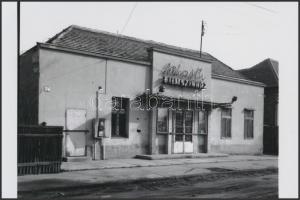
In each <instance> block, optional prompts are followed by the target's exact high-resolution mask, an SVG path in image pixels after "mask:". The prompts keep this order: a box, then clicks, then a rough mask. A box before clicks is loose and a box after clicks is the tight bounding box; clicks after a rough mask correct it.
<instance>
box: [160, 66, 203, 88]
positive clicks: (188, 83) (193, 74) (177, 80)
mask: <svg viewBox="0 0 300 200" xmlns="http://www.w3.org/2000/svg"><path fill="white" fill-rule="evenodd" d="M161 76H162V82H163V83H164V84H170V85H178V86H182V87H191V88H197V89H204V88H205V85H206V84H205V82H204V80H205V79H204V76H203V71H202V69H201V68H197V69H196V70H194V69H192V70H191V71H190V72H189V71H187V70H181V65H180V64H179V65H178V66H175V65H171V63H168V64H166V65H165V66H164V67H163V69H162V71H161Z"/></svg>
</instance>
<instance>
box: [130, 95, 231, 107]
mask: <svg viewBox="0 0 300 200" xmlns="http://www.w3.org/2000/svg"><path fill="white" fill-rule="evenodd" d="M136 99H138V100H139V101H141V103H142V106H143V107H144V108H146V109H151V108H154V107H159V108H173V109H179V108H180V109H192V110H197V109H200V110H201V109H204V110H211V109H215V108H221V107H223V108H230V107H231V105H232V102H229V103H228V102H224V103H220V102H210V101H202V100H195V99H187V98H175V97H170V96H166V95H162V94H146V93H143V94H141V95H139V96H137V97H136Z"/></svg>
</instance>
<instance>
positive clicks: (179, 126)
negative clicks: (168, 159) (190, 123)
mask: <svg viewBox="0 0 300 200" xmlns="http://www.w3.org/2000/svg"><path fill="white" fill-rule="evenodd" d="M174 114H175V117H174V118H175V120H174V121H175V123H174V124H175V141H174V153H183V136H184V135H183V132H184V131H183V129H184V126H183V125H184V122H183V120H184V117H183V114H184V113H183V111H175V113H174Z"/></svg>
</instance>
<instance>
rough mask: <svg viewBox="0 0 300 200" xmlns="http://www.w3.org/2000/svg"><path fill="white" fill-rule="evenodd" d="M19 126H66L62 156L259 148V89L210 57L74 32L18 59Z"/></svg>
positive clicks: (104, 156) (100, 34)
mask: <svg viewBox="0 0 300 200" xmlns="http://www.w3.org/2000/svg"><path fill="white" fill-rule="evenodd" d="M18 102H19V105H18V110H19V113H18V117H19V122H20V124H40V123H42V122H46V123H47V125H56V126H63V127H64V140H63V152H62V154H63V156H64V157H74V156H75V157H78V156H79V157H86V158H92V159H95V160H98V159H110V158H126V157H133V156H135V155H137V154H176V153H199V152H204V153H206V152H216V153H217V152H220V153H232V154H260V153H262V150H263V118H264V116H263V110H264V84H262V83H260V82H256V81H253V80H250V79H248V78H246V77H245V76H243V75H242V74H240V73H239V72H237V71H235V70H233V69H232V68H230V67H229V66H227V65H226V64H224V63H223V62H221V61H219V60H218V59H216V58H215V57H213V56H211V55H210V54H208V53H204V52H203V53H202V56H201V57H200V53H199V51H195V50H190V49H185V48H179V47H175V46H171V45H167V44H163V43H158V42H154V41H148V40H141V39H137V38H133V37H128V36H124V35H119V34H113V33H108V32H104V31H98V30H93V29H88V28H84V27H79V26H76V25H72V26H70V27H68V28H66V29H65V30H63V31H62V32H60V33H58V34H57V35H55V36H54V37H52V38H51V39H49V40H48V41H47V42H44V43H37V45H36V46H34V47H33V48H31V49H30V50H28V51H27V52H25V53H24V54H22V55H21V57H20V68H19V101H18Z"/></svg>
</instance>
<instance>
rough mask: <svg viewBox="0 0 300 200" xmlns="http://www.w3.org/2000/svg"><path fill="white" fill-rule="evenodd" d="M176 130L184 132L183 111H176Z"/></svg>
mask: <svg viewBox="0 0 300 200" xmlns="http://www.w3.org/2000/svg"><path fill="white" fill-rule="evenodd" d="M175 118H176V119H175V132H176V133H183V111H177V112H175Z"/></svg>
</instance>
